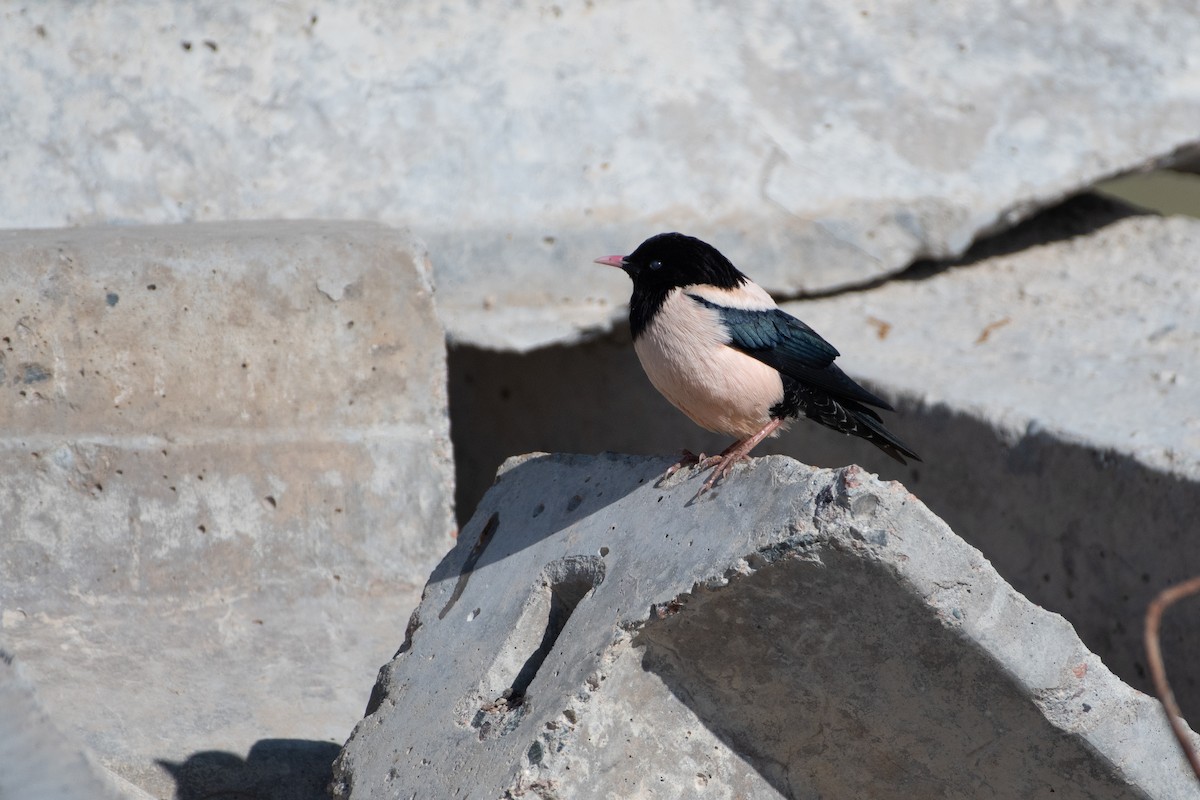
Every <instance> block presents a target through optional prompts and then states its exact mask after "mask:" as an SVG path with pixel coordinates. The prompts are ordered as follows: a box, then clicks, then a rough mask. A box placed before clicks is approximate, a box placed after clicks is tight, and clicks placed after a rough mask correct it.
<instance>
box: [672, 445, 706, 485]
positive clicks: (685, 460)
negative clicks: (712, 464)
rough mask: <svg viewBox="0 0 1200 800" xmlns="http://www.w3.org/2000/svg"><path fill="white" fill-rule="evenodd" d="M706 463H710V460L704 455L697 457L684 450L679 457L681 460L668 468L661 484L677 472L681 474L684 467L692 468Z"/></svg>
mask: <svg viewBox="0 0 1200 800" xmlns="http://www.w3.org/2000/svg"><path fill="white" fill-rule="evenodd" d="M704 461H708V458H707V457H705V455H704V453H701V454H700V455H696V454H695V453H693V452H692V451H691V450H684V451H683V453H682V454H681V455H680V456H679V460H678V461H676V462H675V463H674V464H672V465H671V466H669V467H667V471H666V472H664V473H663V476H662V478H661V479H660V482H661V481H665V480H666V479H667V478H669V477H671V476H672V475H674V474H675V473H676V472H679V470H681V469H683V468H684V467H691V466H694V465H696V464H699V463H701V462H704Z"/></svg>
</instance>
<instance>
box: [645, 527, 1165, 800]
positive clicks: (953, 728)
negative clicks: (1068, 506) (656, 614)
mask: <svg viewBox="0 0 1200 800" xmlns="http://www.w3.org/2000/svg"><path fill="white" fill-rule="evenodd" d="M763 609H770V615H769V616H767V615H764V613H763ZM781 631H786V632H787V634H788V635H785V636H780V635H779V634H780V632H781ZM635 644H637V645H639V646H643V647H645V650H644V654H643V658H642V667H643V669H645V670H646V671H648V672H651V673H654V674H655V675H657V676H658V677H659V678H661V680H662V681H663V683H664V684H665V685H666V686H667V688H668V689H669V690H670V691H671V692H672V693H673V694H674V695H675V696H676V697H677V698H679V700H680V701H681V702H683V703H684V704H685V705H687V706H688V707H689V708H690V709H691V710H692V711H693V712H694V713H695V714H696V715H697V716H698V717H699V718H700V720H701V722H703V724H704V725H705V727H707V728H708V729H709V730H711V731H712V732H713V733H714V734H715V735H716V736H718V737H719V738H720V739H721V740H722V741H724V742H725V743H726V744H727V745H728V747H729V748H730V749H731V750H732V751H733V752H735V753H737V754H739V755H740V756H741V757H742V758H744V759H745V760H746V761H747V762H748V763H749V764H750V765H751V766H753V767H754V768H755V769H756V770H757V771H758V773H759V774H760V775H762V777H763V778H765V779H766V780H767V781H768V782H769V783H770V784H771V785H772V786H773V787H774V788H775V789H776V790H778V791H779V793H780V794H781V795H783V796H784V797H787V798H808V797H870V798H878V799H879V800H885V799H886V798H895V800H907V798H914V797H979V796H984V795H986V796H989V797H1043V796H1051V795H1052V796H1054V797H1056V798H1069V797H1075V798H1112V799H1113V800H1116V798H1124V797H1143V796H1145V795H1143V794H1141V793H1139V792H1134V791H1131V790H1130V787H1128V786H1126V785H1125V782H1124V780H1122V779H1121V778H1120V777H1119V775H1118V774H1117V772H1116V767H1114V766H1112V765H1107V769H1105V768H1102V767H1101V766H1099V765H1100V763H1101V762H1099V761H1098V760H1097V759H1096V758H1095V757H1094V755H1092V754H1091V753H1090V752H1089V751H1088V745H1087V743H1086V742H1085V741H1083V739H1082V738H1080V737H1078V736H1075V735H1071V734H1068V733H1066V732H1064V731H1062V730H1060V729H1058V728H1056V727H1054V725H1052V724H1051V723H1050V722H1049V721H1048V720H1047V719H1046V717H1045V716H1044V715H1043V714H1042V713H1041V712H1040V711H1039V710H1038V708H1037V706H1036V705H1035V704H1033V703H1031V702H1029V696H1028V693H1029V690H1028V688H1026V687H1022V686H1020V685H1018V684H1017V682H1016V681H1015V680H1014V679H1013V678H1012V677H1011V676H1010V675H1009V674H1008V673H1007V672H1006V671H1005V669H1004V667H1003V666H1002V665H1001V664H1000V663H998V662H996V661H994V660H992V659H991V658H990V657H989V656H987V655H985V654H984V653H983V651H982V650H981V649H979V648H978V647H977V646H976V645H974V644H973V643H972V642H970V641H964V640H961V639H959V636H958V634H957V633H956V632H955V631H954V630H953V629H951V628H949V627H947V626H946V625H945V624H944V623H943V622H942V621H940V620H939V619H938V618H937V617H936V614H935V613H934V612H933V611H932V610H931V609H930V608H929V607H928V606H927V605H925V604H924V603H923V602H922V601H921V600H920V598H919V597H917V596H916V595H915V594H914V593H913V592H912V591H911V590H907V589H905V588H903V587H901V586H900V584H899V583H898V581H897V579H896V577H895V575H893V574H890V573H889V571H888V568H887V567H886V566H883V565H880V564H878V563H875V562H871V561H869V560H865V559H862V558H860V557H859V556H858V555H855V554H848V553H845V552H840V551H838V550H836V549H834V548H828V549H825V550H823V551H822V553H821V559H820V561H819V562H818V561H816V560H804V559H786V560H782V561H780V562H776V563H775V564H772V565H770V566H767V567H764V568H763V569H761V570H759V571H757V572H755V573H754V574H752V575H750V576H748V577H746V578H744V579H742V580H739V581H734V582H732V583H731V584H730V585H729V586H728V587H726V588H724V589H721V590H720V591H712V592H703V593H698V594H696V595H693V596H691V597H689V599H688V602H687V603H686V605H685V606H684V608H683V610H682V611H681V612H679V613H677V614H674V615H671V616H668V617H666V618H664V619H653V618H652V619H651V620H650V621H649V622H648V623H647V624H646V626H645V627H644V628H643V629H642V631H641V632H640V633H639V634H638V636H637V638H636V639H635ZM1034 646H1036V644H1035V645H1034ZM1071 702H1078V703H1080V705H1081V706H1082V708H1081V709H1080V710H1081V711H1082V712H1084V713H1086V711H1087V707H1086V705H1085V704H1082V701H1071Z"/></svg>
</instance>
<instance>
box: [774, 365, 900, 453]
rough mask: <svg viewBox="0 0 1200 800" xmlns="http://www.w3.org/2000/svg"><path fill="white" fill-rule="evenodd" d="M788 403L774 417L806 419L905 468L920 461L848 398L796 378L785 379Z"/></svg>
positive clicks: (869, 412) (875, 417) (876, 417)
mask: <svg viewBox="0 0 1200 800" xmlns="http://www.w3.org/2000/svg"><path fill="white" fill-rule="evenodd" d="M783 383H784V401H783V402H781V403H780V404H779V405H777V406H775V407H774V408H772V409H771V413H772V415H773V416H799V415H800V414H804V416H806V417H808V418H809V419H811V420H812V421H813V422H817V423H820V424H821V425H824V426H825V427H827V428H832V429H833V430H835V431H838V432H839V433H844V434H847V435H849V436H858V437H859V438H861V439H866V440H867V441H868V442H870V443H871V444H873V445H875V446H876V447H878V448H879V449H880V450H882V451H883V452H885V453H887V454H888V455H889V456H891V457H892V458H894V459H896V460H897V461H899V462H900V463H901V464H907V463H908V462H907V461H905V460H904V459H905V457H906V456H907V457H908V458H911V459H912V460H914V461H920V460H921V457H920V456H919V455H917V454H916V453H914V452H913V451H912V449H911V448H910V447H909V446H908V445H906V444H905V443H904V442H902V441H900V440H899V439H897V438H896V436H895V435H894V434H893V433H892V432H891V431H889V430H888V429H887V428H885V427H884V426H883V420H882V419H881V418H880V416H879V415H878V414H876V413H875V412H874V411H873V410H871V409H870V408H868V407H867V406H865V405H863V404H862V403H860V402H858V401H857V400H851V399H850V398H848V397H835V396H833V395H832V394H830V393H829V392H826V391H824V390H822V389H817V388H814V387H812V386H806V385H804V384H802V383H800V382H799V381H797V380H795V379H794V378H789V377H788V376H786V375H785V376H783Z"/></svg>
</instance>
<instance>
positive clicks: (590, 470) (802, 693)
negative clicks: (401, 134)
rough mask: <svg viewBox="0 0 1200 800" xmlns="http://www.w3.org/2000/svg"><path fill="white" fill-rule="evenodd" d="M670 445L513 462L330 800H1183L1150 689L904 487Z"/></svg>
mask: <svg viewBox="0 0 1200 800" xmlns="http://www.w3.org/2000/svg"><path fill="white" fill-rule="evenodd" d="M668 463H669V461H668V460H667V459H663V458H649V459H646V458H635V457H628V456H615V455H604V456H599V457H590V456H548V455H532V456H525V457H521V458H517V459H513V460H511V461H509V462H508V463H507V464H506V466H505V468H504V470H503V471H502V473H501V475H500V476H499V477H498V479H497V485H496V486H495V487H494V488H493V489H492V490H491V491H490V492H489V493H488V495H487V496H486V497H485V498H484V500H483V502H482V503H481V505H480V507H479V509H478V511H477V513H476V515H475V517H474V518H473V519H472V521H471V523H470V524H469V525H468V526H467V527H466V528H465V529H464V531H463V535H462V536H460V538H459V542H458V544H457V546H456V548H455V549H454V551H452V552H451V553H450V554H449V555H448V556H447V557H446V559H445V560H444V561H443V562H442V563H441V565H439V567H438V569H437V570H435V572H434V574H433V576H432V577H431V579H430V582H429V584H428V585H427V586H426V588H425V593H424V596H423V598H422V601H421V605H420V606H419V607H418V609H417V611H416V613H415V614H414V615H413V617H412V619H411V621H410V623H409V627H408V634H407V636H406V638H405V641H404V644H403V645H402V647H401V650H400V652H399V653H398V655H397V656H396V658H395V659H393V660H392V661H391V662H390V663H389V664H388V665H386V666H385V667H384V669H383V670H382V671H381V674H380V679H379V682H378V683H377V685H376V687H375V692H374V694H373V697H372V701H371V704H370V706H369V708H368V716H367V717H366V718H365V719H364V720H363V721H362V722H361V723H359V725H358V727H357V728H356V729H355V731H354V734H353V735H352V736H351V738H350V740H349V741H348V742H347V743H346V746H345V748H344V749H343V751H342V754H341V756H339V759H338V761H337V763H336V764H335V768H334V784H333V795H334V797H337V798H356V799H358V800H364V799H365V798H398V797H400V798H408V797H414V796H415V797H469V798H485V797H486V798H494V797H540V798H558V797H563V798H565V797H572V798H617V797H661V798H690V797H697V796H713V797H723V798H733V797H795V798H816V797H877V798H891V797H895V798H912V797H979V796H995V797H1021V796H1042V795H1047V794H1049V793H1050V792H1053V793H1054V796H1055V797H1079V798H1084V797H1087V798H1108V797H1111V798H1118V797H1120V798H1124V797H1130V796H1140V797H1153V798H1183V797H1191V796H1193V795H1194V791H1195V778H1194V776H1193V775H1192V774H1191V771H1190V769H1189V768H1188V767H1187V764H1186V762H1185V761H1184V759H1183V757H1182V755H1181V754H1180V753H1179V751H1178V749H1177V747H1176V745H1175V742H1174V740H1173V739H1172V736H1171V734H1170V732H1169V730H1168V726H1167V720H1166V718H1165V716H1164V715H1163V713H1162V710H1161V708H1160V707H1159V705H1158V703H1157V701H1155V700H1153V699H1151V698H1149V697H1147V696H1146V695H1143V694H1141V693H1140V692H1137V691H1134V690H1132V689H1130V688H1129V687H1128V686H1126V685H1124V684H1122V683H1121V682H1120V681H1119V680H1118V679H1117V678H1116V677H1115V676H1114V675H1113V674H1112V673H1111V672H1109V670H1108V669H1107V668H1106V667H1105V666H1104V665H1103V663H1101V661H1100V659H1099V658H1097V657H1096V656H1095V655H1093V654H1091V653H1089V652H1088V651H1087V649H1086V648H1085V647H1084V646H1083V644H1082V643H1081V642H1080V640H1079V639H1078V637H1076V636H1075V634H1074V632H1073V630H1072V628H1071V626H1070V624H1069V623H1067V622H1066V621H1065V620H1064V619H1063V618H1062V617H1060V616H1058V615H1056V614H1053V613H1049V612H1047V611H1044V610H1043V609H1041V608H1038V607H1037V606H1035V605H1033V604H1032V603H1030V602H1029V601H1027V600H1026V599H1024V598H1023V597H1021V596H1020V595H1018V594H1017V593H1016V592H1015V591H1013V589H1012V588H1011V587H1010V586H1008V585H1007V584H1006V583H1005V582H1004V581H1003V579H1002V578H1001V577H1000V576H999V575H998V574H997V573H996V572H995V570H994V569H993V568H992V567H991V565H990V564H989V563H988V561H987V560H986V559H985V558H984V557H983V555H982V554H981V553H980V552H979V551H978V550H976V549H974V548H972V547H970V546H969V545H967V544H966V543H965V542H963V541H962V540H961V539H959V538H958V537H957V536H955V535H954V533H953V532H951V531H950V529H949V528H947V527H946V525H945V524H944V523H942V522H941V521H940V520H939V519H937V518H936V517H935V516H934V515H933V514H932V513H930V511H929V510H928V509H927V508H925V506H923V505H922V504H921V503H920V501H919V500H917V498H916V497H914V496H913V495H912V494H910V493H909V492H908V491H907V490H906V489H905V488H904V487H903V486H901V485H899V484H897V483H882V482H880V481H878V480H877V479H875V478H874V476H871V475H869V474H867V473H865V472H864V471H863V470H861V469H859V468H857V467H849V468H846V469H842V470H837V471H831V470H820V469H814V468H810V467H807V466H804V465H802V464H799V463H797V462H795V461H792V460H791V459H787V458H781V457H770V458H764V459H758V460H756V461H754V462H751V463H750V464H748V465H742V466H739V467H738V468H736V469H735V471H734V473H733V474H732V475H731V476H730V478H729V479H728V480H727V482H726V483H724V484H722V485H721V486H719V487H718V488H717V489H716V490H715V491H714V492H713V493H711V494H710V495H706V496H705V497H703V498H702V499H700V500H699V501H693V500H692V499H691V498H692V497H693V495H694V494H695V492H696V489H697V487H698V485H699V483H700V481H701V479H700V477H699V476H698V475H697V474H695V473H688V474H684V475H680V476H676V477H675V478H673V479H672V480H671V481H669V482H667V484H665V485H660V484H659V482H658V478H659V476H660V475H661V473H662V471H663V470H664V469H665V468H666V466H667V465H668Z"/></svg>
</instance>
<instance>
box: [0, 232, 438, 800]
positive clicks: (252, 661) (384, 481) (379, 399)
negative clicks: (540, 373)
mask: <svg viewBox="0 0 1200 800" xmlns="http://www.w3.org/2000/svg"><path fill="white" fill-rule="evenodd" d="M0 272H3V274H5V275H7V276H10V277H9V279H8V280H6V281H5V282H3V283H2V284H0V389H2V391H3V393H4V395H5V399H4V402H3V403H0V430H2V431H3V435H2V436H0V474H3V475H4V476H5V478H4V481H3V485H2V489H0V530H2V536H3V540H4V547H3V549H2V550H0V610H2V611H0V626H2V629H3V635H4V637H5V639H6V640H7V642H8V645H9V647H10V648H11V650H12V651H13V652H15V653H16V654H18V655H19V657H20V658H21V659H22V660H23V662H24V664H25V669H26V670H27V672H28V675H29V676H30V678H31V679H32V680H33V681H34V682H35V683H36V685H37V686H38V687H39V689H40V692H41V697H42V701H43V703H44V705H45V707H46V709H47V711H48V712H49V713H50V714H51V715H52V716H53V718H54V719H55V720H56V722H57V724H58V725H59V726H60V727H62V728H63V729H64V730H66V731H67V732H68V733H70V734H71V735H73V736H77V737H78V738H79V739H80V740H81V741H82V742H83V743H84V744H85V745H87V746H88V747H89V748H90V749H91V750H92V751H93V752H94V753H95V754H96V756H97V758H98V760H99V762H100V763H101V764H103V765H104V766H106V767H108V768H109V769H111V770H113V771H114V772H116V773H117V774H119V775H121V776H124V777H125V778H127V779H129V780H131V781H133V782H134V783H135V784H137V785H139V786H141V787H143V788H145V789H146V790H148V791H150V792H152V793H154V794H155V795H156V796H159V797H166V796H170V795H171V793H172V792H175V791H178V792H179V796H180V797H185V798H186V797H208V796H215V795H214V793H215V792H217V791H218V790H221V791H234V790H237V791H249V789H250V788H254V787H255V786H258V787H259V788H261V787H263V786H267V787H268V788H269V789H270V791H267V790H265V789H264V790H263V793H262V794H261V795H259V796H261V797H272V798H284V797H297V796H305V797H308V796H311V795H304V794H303V793H302V792H300V789H299V788H297V784H298V783H304V782H306V781H307V782H308V783H310V784H312V785H313V786H316V787H318V788H319V787H321V786H322V785H323V784H324V782H325V781H326V780H327V779H328V765H329V763H330V761H331V760H332V758H333V756H334V755H335V754H336V745H335V744H334V743H335V742H337V743H340V742H341V741H343V740H344V738H345V736H346V732H347V731H348V730H349V729H350V727H351V726H352V725H353V723H354V721H355V719H356V718H357V715H356V713H355V710H356V709H358V708H361V704H362V700H363V695H362V692H363V685H364V684H367V683H369V680H370V676H371V675H373V674H374V672H375V670H376V669H377V667H378V665H379V663H381V662H382V661H383V660H385V659H386V658H387V657H388V655H390V653H391V652H392V650H391V648H393V647H394V642H392V638H393V632H394V631H395V630H396V627H397V624H398V623H397V620H401V622H400V623H399V624H400V625H401V627H402V620H403V619H404V618H405V617H406V616H407V614H408V612H409V610H410V609H411V607H412V604H413V603H415V602H416V596H417V587H418V586H419V585H420V582H421V581H423V580H424V579H425V577H427V576H428V574H429V573H428V571H429V569H430V568H431V567H432V565H433V564H434V563H436V561H437V559H438V558H439V557H440V556H441V555H442V554H443V553H444V552H445V550H446V548H447V547H449V546H450V544H451V543H452V539H451V536H450V534H451V533H452V530H453V520H452V515H451V495H452V491H453V477H452V462H451V457H450V449H449V440H448V424H447V418H446V394H445V349H444V334H443V332H442V329H441V328H440V326H439V325H438V322H437V317H436V314H435V311H434V307H433V302H432V288H431V284H430V269H429V265H428V261H427V259H426V257H425V254H424V251H423V249H422V248H421V246H420V245H419V244H417V243H415V242H414V240H413V239H412V238H411V237H410V236H408V235H407V234H403V233H400V232H397V231H394V230H391V229H388V228H385V227H383V226H381V225H377V224H373V223H321V222H311V221H310V222H267V223H227V224H201V225H192V226H162V227H138V228H105V229H83V230H65V231H64V230H47V231H33V232H29V231H25V232H20V231H17V232H4V233H0ZM8 722H9V720H8V719H7V718H4V717H0V728H4V727H6V726H7V724H8ZM305 770H308V772H306V771H305ZM231 776H232V777H231ZM281 776H282V777H281ZM228 781H232V785H226V782H228ZM289 781H290V783H289ZM305 791H307V790H305Z"/></svg>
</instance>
